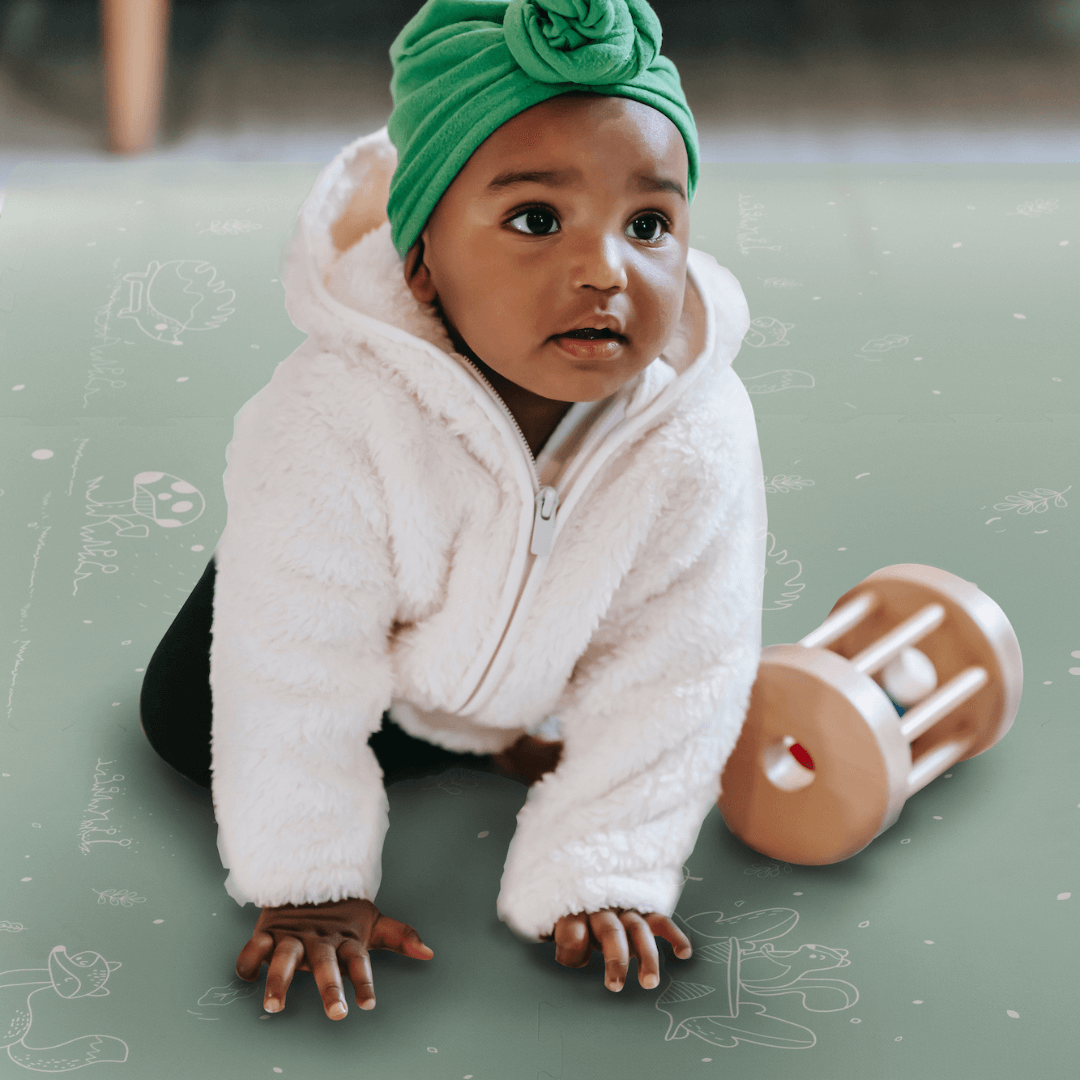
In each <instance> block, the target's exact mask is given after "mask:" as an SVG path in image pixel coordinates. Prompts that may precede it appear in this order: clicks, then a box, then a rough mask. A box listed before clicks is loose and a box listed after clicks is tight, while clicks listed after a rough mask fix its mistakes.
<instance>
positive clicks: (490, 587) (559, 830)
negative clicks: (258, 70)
mask: <svg viewBox="0 0 1080 1080" xmlns="http://www.w3.org/2000/svg"><path fill="white" fill-rule="evenodd" d="M394 166H395V153H394V148H393V146H392V144H391V143H390V142H389V138H388V135H387V132H386V129H385V128H383V129H382V130H381V131H378V132H376V133H374V134H373V135H370V136H367V137H365V138H363V139H359V140H357V141H356V142H355V143H353V144H351V145H350V146H348V147H346V148H345V150H343V151H342V152H341V153H340V154H339V155H338V156H337V157H336V158H335V159H334V161H333V162H332V163H331V164H330V165H328V166H327V168H326V169H324V171H323V173H322V174H321V175H320V177H319V180H318V181H317V183H316V185H315V188H314V190H313V191H312V193H311V195H310V196H309V198H308V200H307V201H306V202H305V204H304V206H303V208H302V210H301V212H300V216H299V219H298V223H297V227H296V230H295V232H294V235H293V239H292V242H291V246H290V249H289V251H288V254H287V258H286V263H285V266H284V268H283V281H284V283H285V286H286V302H287V307H288V311H289V314H290V316H291V318H292V319H293V321H294V323H295V324H296V326H297V327H298V328H299V329H301V330H302V331H304V332H306V333H307V334H308V335H309V337H308V339H307V340H306V341H305V342H304V343H303V344H302V345H301V346H300V347H299V348H298V349H297V350H296V351H295V352H294V353H293V354H292V355H291V356H289V357H288V358H287V359H285V360H284V361H282V363H281V364H279V366H278V367H277V369H276V370H275V372H274V374H273V377H272V378H271V380H270V382H269V383H268V385H267V386H265V387H264V388H263V389H262V390H260V391H259V392H258V393H257V394H256V395H255V396H254V397H253V398H252V399H251V400H250V401H249V402H247V404H245V405H244V407H243V408H242V409H241V410H240V411H239V412H238V413H237V415H236V421H235V430H234V436H233V439H232V442H231V443H230V445H229V447H228V450H227V469H226V472H225V477H224V484H225V493H226V497H227V500H228V520H227V524H226V527H225V530H224V532H223V534H222V537H221V540H220V542H219V544H218V547H217V550H216V557H217V564H218V570H217V581H216V587H215V596H214V623H213V644H212V648H211V656H210V661H211V666H210V683H211V689H212V692H213V701H214V721H213V741H212V749H213V787H212V791H213V799H214V806H215V811H216V816H217V821H218V827H219V832H218V839H219V850H220V852H221V856H222V862H223V864H224V865H225V866H227V867H228V868H229V869H230V874H229V878H228V881H227V882H226V888H227V889H228V891H229V893H230V895H232V896H233V897H234V899H236V900H237V901H238V902H239V903H245V902H247V901H253V902H254V903H256V904H258V905H260V906H262V907H267V906H276V905H280V904H285V903H293V904H300V903H321V902H326V901H330V900H338V899H342V898H345V897H362V898H367V899H374V898H375V896H376V893H377V891H378V888H379V882H380V877H381V851H382V843H383V838H384V835H385V833H386V829H387V825H388V816H387V815H388V803H387V798H386V793H385V790H384V788H383V785H382V777H381V774H380V770H379V767H378V763H377V761H376V759H375V756H374V754H373V752H372V751H371V749H370V748H369V747H368V745H367V741H368V738H369V737H370V735H371V734H372V733H373V732H374V731H376V730H377V729H378V728H379V725H380V722H381V716H382V713H383V711H384V710H385V709H387V708H390V709H391V712H392V715H393V716H394V718H395V720H397V722H398V723H400V724H401V725H402V726H403V727H405V728H406V730H408V731H410V732H411V733H412V734H414V735H418V736H420V737H422V738H427V739H429V740H431V741H433V742H436V743H439V744H442V745H444V746H448V747H451V748H455V749H467V750H474V751H477V752H481V753H484V752H490V751H495V750H499V749H502V748H504V747H506V746H508V745H510V744H511V743H513V742H514V741H515V740H516V739H517V738H518V737H519V736H520V735H521V734H522V733H523V732H524V731H526V730H528V729H530V728H531V727H533V726H534V725H535V724H537V723H538V722H540V721H543V720H544V719H545V718H546V717H552V716H554V717H557V718H558V721H559V724H560V726H561V733H562V738H563V740H564V743H565V750H564V755H563V760H562V762H561V763H560V765H559V767H558V769H556V770H555V771H554V772H553V773H549V774H548V775H546V776H545V777H544V778H543V779H542V780H541V781H540V782H539V783H537V784H536V785H534V786H533V787H532V788H531V789H530V791H529V795H528V799H527V801H526V803H525V805H524V806H523V808H522V810H521V812H520V813H519V815H518V824H517V831H516V833H515V836H514V838H513V840H512V842H511V845H510V848H509V852H508V855H507V859H506V865H505V872H504V874H503V878H502V884H501V890H500V893H499V897H498V903H497V906H498V913H499V917H500V918H501V919H503V920H504V921H505V922H506V923H507V924H508V925H509V926H510V927H511V929H513V930H514V932H515V933H517V934H518V935H519V936H520V937H522V938H524V939H526V940H532V941H535V940H538V939H539V938H540V937H541V936H543V935H545V934H547V933H549V932H550V931H551V930H552V928H553V925H554V923H555V921H556V920H557V919H558V918H559V917H560V916H563V915H567V914H572V913H575V912H582V911H596V910H599V909H602V908H606V907H628V908H637V909H639V910H642V911H656V912H660V913H662V914H668V915H670V914H671V913H672V911H673V910H674V907H675V904H676V901H677V899H678V896H679V892H680V890H681V886H682V881H683V874H682V866H683V864H684V862H685V860H686V858H687V857H688V855H689V854H690V852H691V851H692V849H693V847H694V843H695V840H696V837H697V834H698V830H699V829H700V826H701V822H702V820H703V819H704V817H705V815H706V813H707V812H708V811H709V809H710V807H711V806H712V805H713V803H714V802H715V800H716V799H717V797H718V795H719V788H720V775H721V771H722V769H723V766H724V763H725V761H726V760H727V757H728V755H729V754H730V752H731V750H732V749H733V747H734V744H735V741H736V739H737V737H738V734H739V731H740V728H741V725H742V722H743V719H744V717H745V714H746V709H747V706H748V704H749V695H750V689H751V686H752V685H753V682H754V678H755V675H756V672H757V665H758V660H759V656H760V650H761V591H762V579H763V577H764V557H765V531H766V517H765V495H764V484H763V474H762V468H761V459H760V454H759V450H758V441H757V430H756V426H755V422H754V414H753V410H752V408H751V405H750V400H749V397H748V396H747V393H746V390H745V388H744V387H743V384H742V382H741V381H740V380H739V378H738V377H737V376H736V375H735V373H734V371H732V369H731V366H730V365H731V360H732V358H733V357H734V356H735V354H736V353H737V352H738V349H739V345H740V342H741V340H742V337H743V334H744V333H745V332H746V329H747V327H748V325H749V313H748V311H747V305H746V301H745V298H744V296H743V293H742V290H741V289H740V287H739V284H738V282H737V281H736V280H735V278H734V277H733V276H732V274H731V273H730V272H729V271H727V270H725V269H723V268H722V267H720V266H718V265H717V263H716V261H715V260H714V259H713V258H712V257H711V256H709V255H707V254H705V253H703V252H700V251H697V250H694V249H691V250H690V254H689V263H688V280H687V289H686V301H685V305H684V310H683V318H682V322H681V324H680V326H679V331H678V333H676V334H675V335H674V336H673V339H672V342H671V345H670V346H669V347H668V348H667V349H666V350H665V352H664V353H663V355H662V356H660V357H658V358H657V359H656V360H655V361H653V363H652V364H651V365H649V367H647V368H646V369H645V370H644V371H643V372H642V373H641V374H640V375H639V376H637V377H636V378H635V379H633V380H631V381H630V382H629V383H627V384H626V385H624V386H623V387H622V388H621V389H620V390H619V392H618V393H617V394H615V395H614V396H613V398H612V399H609V401H608V402H606V403H604V404H605V410H606V411H604V412H603V419H602V422H601V421H597V422H596V423H595V424H594V426H593V428H592V429H590V431H589V433H588V436H587V437H584V438H583V439H582V440H580V442H579V443H578V444H574V445H575V447H576V448H575V450H574V453H573V455H572V456H571V457H570V459H569V460H568V461H567V462H566V463H565V464H564V466H563V467H562V470H561V472H560V474H559V478H558V479H557V480H556V481H555V486H556V487H557V488H558V489H559V494H560V504H559V508H558V512H557V515H556V521H557V528H556V533H555V540H554V544H553V547H552V549H551V553H550V555H548V556H536V555H532V554H530V553H529V545H530V533H531V528H532V521H533V498H534V493H535V491H536V490H537V485H538V480H537V477H536V476H535V474H534V472H533V466H532V464H531V461H530V458H529V455H528V452H527V447H526V446H525V443H524V441H523V440H522V438H521V436H520V435H519V434H518V433H517V432H516V431H515V430H514V428H513V426H512V424H511V423H510V419H509V416H508V414H507V413H506V412H505V410H504V408H503V407H502V406H501V404H500V403H499V402H498V400H497V399H496V398H495V397H494V393H493V391H491V390H490V388H488V387H487V386H486V385H485V384H484V383H483V382H482V381H481V380H480V379H479V378H478V376H477V374H476V372H475V369H473V368H471V366H470V365H469V364H468V363H467V362H466V361H465V360H464V358H462V357H461V356H459V355H458V354H456V353H455V352H454V351H453V348H452V345H451V344H450V342H449V340H448V339H447V336H446V333H445V330H444V328H443V326H442V323H441V322H440V321H439V319H438V318H437V316H436V315H435V314H434V313H433V312H432V311H431V310H430V309H429V308H428V307H427V306H425V305H422V304H420V303H418V302H417V301H416V300H415V299H414V297H413V296H412V293H411V292H410V291H409V289H408V287H407V285H406V284H405V282H404V279H403V273H402V264H401V260H400V257H399V255H398V254H397V252H396V250H395V248H394V245H393V243H392V241H391V238H390V229H389V224H388V222H387V221H386V217H385V207H382V206H379V205H378V201H376V202H375V203H374V204H372V205H371V206H365V198H366V197H367V196H366V193H367V192H369V191H370V192H372V196H371V198H372V199H375V200H378V196H377V194H376V193H377V192H378V191H380V190H381V191H383V192H385V190H386V187H385V181H386V179H387V177H388V175H389V171H392V170H393V168H394ZM350 204H352V206H353V208H354V209H355V207H356V206H357V204H359V205H360V207H361V209H362V210H364V211H365V212H367V211H370V214H371V219H372V220H380V221H381V223H380V224H379V225H378V226H377V227H375V228H374V229H372V230H371V231H370V232H368V233H367V235H365V236H363V238H362V239H360V240H359V242H357V243H355V244H354V245H353V246H352V247H350V248H349V249H348V250H347V251H346V252H345V253H344V254H342V255H340V257H338V253H337V252H336V250H335V248H334V245H333V243H332V241H331V237H330V232H331V229H332V227H333V223H334V222H335V221H336V220H337V218H338V217H339V216H340V214H341V213H342V211H343V210H344V208H345V207H346V206H348V205H350ZM567 445H570V444H569V443H568V444H567ZM485 672H486V673H487V674H486V675H485ZM470 699H471V702H472V704H470V705H469V707H468V708H465V707H464V706H465V704H466V703H468V702H470ZM434 884H436V883H433V885H434Z"/></svg>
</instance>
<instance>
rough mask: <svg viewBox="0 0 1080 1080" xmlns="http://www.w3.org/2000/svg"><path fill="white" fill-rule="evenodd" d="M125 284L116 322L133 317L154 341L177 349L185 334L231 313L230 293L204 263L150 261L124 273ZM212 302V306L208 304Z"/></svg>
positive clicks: (233, 296)
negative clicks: (128, 288)
mask: <svg viewBox="0 0 1080 1080" xmlns="http://www.w3.org/2000/svg"><path fill="white" fill-rule="evenodd" d="M124 280H125V281H126V282H127V283H128V285H130V286H131V295H130V297H129V299H128V306H127V307H126V308H123V309H122V310H120V311H118V312H117V313H116V314H117V317H118V318H121V319H134V320H135V322H137V323H138V324H139V329H140V330H141V331H142V332H143V333H144V334H146V336H147V337H152V338H153V339H154V340H155V341H163V342H168V343H169V344H170V345H183V343H184V342H183V340H182V335H183V334H185V333H186V332H187V331H189V330H216V329H217V328H218V327H219V326H220V325H221V324H222V323H223V322H225V320H226V319H228V317H229V316H230V315H232V314H233V312H234V311H235V310H236V308H234V307H233V306H232V305H233V304H234V303H235V302H236V291H235V290H234V289H230V288H228V287H227V286H226V285H225V282H224V281H221V280H219V278H218V276H217V268H216V267H215V266H212V265H211V264H210V263H208V262H207V261H206V260H205V259H171V260H169V261H168V262H163V263H160V262H157V261H156V260H153V261H151V262H150V263H148V264H147V267H146V269H145V270H143V271H142V272H138V271H136V272H133V273H130V274H125V275H124ZM215 300H216V301H218V305H217V307H216V308H211V307H210V305H211V304H213V302H214V301H215Z"/></svg>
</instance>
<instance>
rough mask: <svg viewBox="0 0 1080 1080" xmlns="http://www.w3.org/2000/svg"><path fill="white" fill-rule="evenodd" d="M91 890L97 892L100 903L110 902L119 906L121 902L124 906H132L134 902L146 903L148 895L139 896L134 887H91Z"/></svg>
mask: <svg viewBox="0 0 1080 1080" xmlns="http://www.w3.org/2000/svg"><path fill="white" fill-rule="evenodd" d="M90 891H91V892H95V893H97V897H98V899H97V902H98V903H99V904H104V903H106V902H108V903H110V904H112V905H113V907H119V906H120V905H121V904H122V905H123V906H124V907H131V906H132V904H145V903H146V897H145V896H137V895H136V894H135V890H134V889H91V890H90Z"/></svg>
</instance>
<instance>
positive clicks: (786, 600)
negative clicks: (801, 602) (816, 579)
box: [761, 532, 806, 611]
mask: <svg viewBox="0 0 1080 1080" xmlns="http://www.w3.org/2000/svg"><path fill="white" fill-rule="evenodd" d="M765 535H766V538H767V539H768V541H769V547H768V550H767V551H766V553H765V578H766V580H768V576H769V561H770V559H771V560H772V561H773V562H774V563H775V564H776V566H777V567H780V566H794V567H795V571H794V573H792V575H791V576H790V577H789V578H788V579H787V580H786V581H783V582H781V587H782V588H783V587H786V588H787V589H788V590H789V591H788V592H783V593H781V594H780V598H779V599H776V600H774V601H773V605H772V607H765V606H764V605H762V608H761V610H762V611H786V610H787V609H788V608H789V607H791V605H792V604H794V603H795V601H796V600H798V599H799V594H800V593H801V592H802V591H803V589H805V588H806V584H805V582H801V581H798V580H796V579H797V578H798V577H799V575H800V574H801V573H802V563H801V562H799V560H798V559H789V558H788V553H787V551H779V552H778V551H777V550H776V537H775V536H773V534H772V533H771V532H770V533H766V534H765Z"/></svg>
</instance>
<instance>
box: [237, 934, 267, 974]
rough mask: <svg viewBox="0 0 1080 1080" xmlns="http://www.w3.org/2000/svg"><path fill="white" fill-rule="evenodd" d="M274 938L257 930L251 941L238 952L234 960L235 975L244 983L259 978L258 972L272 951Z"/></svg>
mask: <svg viewBox="0 0 1080 1080" xmlns="http://www.w3.org/2000/svg"><path fill="white" fill-rule="evenodd" d="M273 948H274V938H273V935H272V934H268V933H267V932H266V931H265V930H259V931H257V932H256V933H254V934H252V935H251V939H250V940H249V941H248V943H247V944H246V945H245V946H244V947H243V948H242V949H241V950H240V955H239V956H238V957H237V958H236V974H237V975H239V976H240V978H241V979H243V980H245V982H254V981H255V980H256V979H257V978H258V977H259V971H260V970H261V969H262V966H263V963H264V962H265V961H266V958H267V956H269V955H270V953H271V952H272V951H273Z"/></svg>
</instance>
